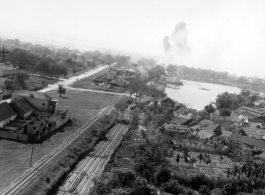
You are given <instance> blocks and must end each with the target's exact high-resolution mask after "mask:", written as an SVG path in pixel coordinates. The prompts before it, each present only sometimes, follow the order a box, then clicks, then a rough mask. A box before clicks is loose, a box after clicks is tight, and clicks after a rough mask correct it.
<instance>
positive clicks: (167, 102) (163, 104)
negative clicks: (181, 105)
mask: <svg viewBox="0 0 265 195" xmlns="http://www.w3.org/2000/svg"><path fill="white" fill-rule="evenodd" d="M174 106H175V101H174V100H172V99H170V98H169V97H166V98H164V99H163V100H161V107H162V109H167V108H169V107H170V108H174Z"/></svg>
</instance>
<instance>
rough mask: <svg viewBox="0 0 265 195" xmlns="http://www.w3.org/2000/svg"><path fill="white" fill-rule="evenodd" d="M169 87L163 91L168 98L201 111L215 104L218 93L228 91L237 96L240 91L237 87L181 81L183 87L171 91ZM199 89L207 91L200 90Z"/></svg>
mask: <svg viewBox="0 0 265 195" xmlns="http://www.w3.org/2000/svg"><path fill="white" fill-rule="evenodd" d="M170 86H172V85H170ZM170 86H169V87H166V90H165V92H166V94H167V96H168V97H169V98H171V99H173V100H176V101H178V102H181V103H183V104H185V105H187V106H188V107H189V108H194V109H197V110H202V109H203V108H204V106H205V105H207V104H209V103H210V102H215V99H216V96H217V95H218V94H220V93H223V92H226V91H228V92H229V93H236V94H238V93H239V92H240V89H239V88H237V87H231V86H226V85H217V84H212V83H201V82H196V81H187V80H183V86H179V89H173V88H170ZM200 88H204V89H209V90H202V89H200Z"/></svg>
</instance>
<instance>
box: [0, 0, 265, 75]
mask: <svg viewBox="0 0 265 195" xmlns="http://www.w3.org/2000/svg"><path fill="white" fill-rule="evenodd" d="M0 6H1V11H0V17H1V20H0V36H10V37H17V38H20V39H23V38H32V39H45V40H53V41H54V40H58V41H63V42H68V43H69V42H70V43H72V44H73V45H80V44H83V45H88V46H89V45H92V46H99V47H107V48H114V49H120V50H124V51H132V52H139V53H142V54H150V55H156V56H161V58H163V59H164V60H165V61H166V62H174V63H177V64H186V65H188V66H193V67H201V68H207V69H214V70H218V71H228V72H231V73H236V74H238V75H247V76H259V77H262V78H263V77H265V75H264V76H263V70H265V68H263V67H264V65H265V9H264V8H265V1H264V0H260V1H258V0H248V1H247V0H238V1H236V0H227V1H226V0H181V1H179V0H161V1H158V0H93V1H92V0H75V1H74V0H23V1H21V0H17V1H14V0H8V1H1V4H0ZM165 37H166V39H165ZM163 41H164V42H163ZM165 42H166V43H167V45H164V44H165ZM164 46H169V48H170V49H167V50H166V51H167V52H165V50H164Z"/></svg>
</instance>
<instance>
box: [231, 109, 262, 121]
mask: <svg viewBox="0 0 265 195" xmlns="http://www.w3.org/2000/svg"><path fill="white" fill-rule="evenodd" d="M236 112H237V113H238V115H242V116H245V117H248V118H252V119H264V118H265V112H263V111H259V110H256V109H252V108H249V107H246V106H242V107H241V108H239V109H237V110H236Z"/></svg>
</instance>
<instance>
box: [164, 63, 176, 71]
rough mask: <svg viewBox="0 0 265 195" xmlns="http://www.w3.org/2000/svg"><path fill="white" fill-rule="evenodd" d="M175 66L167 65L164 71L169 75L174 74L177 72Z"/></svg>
mask: <svg viewBox="0 0 265 195" xmlns="http://www.w3.org/2000/svg"><path fill="white" fill-rule="evenodd" d="M177 69H178V68H177V66H175V65H173V64H170V65H168V66H167V68H166V71H167V72H168V73H169V72H170V73H174V72H176V71H177Z"/></svg>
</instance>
